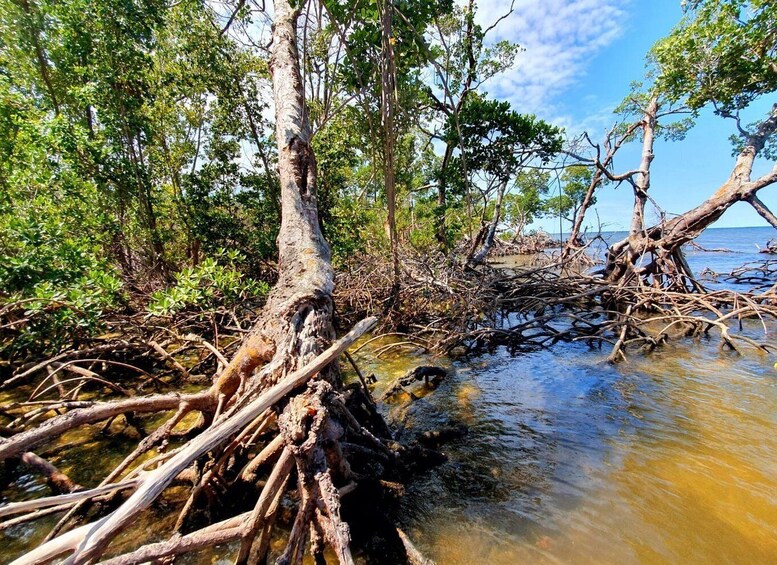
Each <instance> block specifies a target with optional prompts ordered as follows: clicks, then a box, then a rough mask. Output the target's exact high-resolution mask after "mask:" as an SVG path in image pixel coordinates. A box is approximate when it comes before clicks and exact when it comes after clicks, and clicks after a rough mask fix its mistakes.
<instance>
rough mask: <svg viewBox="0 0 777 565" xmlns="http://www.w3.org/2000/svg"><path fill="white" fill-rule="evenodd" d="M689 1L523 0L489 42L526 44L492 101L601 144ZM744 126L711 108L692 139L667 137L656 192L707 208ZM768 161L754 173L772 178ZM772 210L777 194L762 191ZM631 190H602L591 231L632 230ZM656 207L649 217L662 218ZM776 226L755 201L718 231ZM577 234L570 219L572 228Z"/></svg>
mask: <svg viewBox="0 0 777 565" xmlns="http://www.w3.org/2000/svg"><path fill="white" fill-rule="evenodd" d="M508 9H509V3H508V2H505V1H504V0H501V1H500V0H480V1H479V2H478V12H477V19H478V21H479V23H481V24H484V25H486V26H488V25H491V24H492V23H493V22H494V21H495V20H496V19H497V18H498V17H499V16H501V15H503V14H504V13H505V12H506V11H507V10H508ZM681 15H682V11H681V9H680V0H542V1H540V0H516V2H515V9H514V11H513V13H512V14H511V15H510V16H508V17H507V18H505V19H504V20H502V21H501V22H500V23H499V24H498V25H497V27H496V28H495V29H494V30H493V32H492V35H491V36H490V38H489V39H490V41H498V40H502V39H507V40H510V41H513V42H516V43H519V44H520V45H521V46H522V47H523V48H524V51H522V52H521V53H520V54H519V55H518V57H517V60H516V64H515V66H514V67H513V68H512V69H510V70H509V71H507V72H506V73H504V74H502V75H500V76H498V77H495V78H494V79H492V80H491V81H490V82H489V83H488V84H487V85H486V87H485V88H486V90H487V91H488V93H489V95H490V96H491V97H493V98H497V99H500V100H509V101H510V102H511V104H512V105H513V108H514V109H516V110H518V111H520V112H524V113H533V114H536V115H537V116H538V117H541V118H543V119H545V120H548V121H551V122H552V123H554V124H556V125H560V126H564V127H565V128H566V129H567V131H568V132H569V133H579V132H582V131H587V132H588V133H589V134H590V136H591V138H592V139H593V140H594V141H596V142H599V141H601V140H602V139H603V138H604V135H605V133H606V131H607V130H608V129H609V128H610V127H611V126H612V124H613V123H614V122H615V120H616V117H615V115H614V114H613V109H614V108H615V107H616V106H617V105H618V104H619V103H620V102H621V100H623V98H624V97H625V96H626V95H627V94H628V91H629V85H630V84H631V83H632V82H633V81H638V80H641V79H642V77H643V74H644V70H645V65H644V61H645V55H646V53H647V52H648V51H649V49H650V47H651V46H652V45H653V43H655V41H657V40H658V39H660V38H661V37H664V36H665V35H667V34H668V33H669V31H670V30H671V29H672V27H673V26H674V25H675V24H676V23H677V22H678V21H679V20H680V17H681ZM769 106H770V103H769V101H766V100H764V101H761V102H760V103H759V104H758V105H757V106H754V108H753V109H752V117H753V120H755V119H757V118H758V117H760V116H762V115H764V114H765V112H766V110H767V109H768V107H769ZM735 129H736V128H735V125H734V123H733V122H731V121H730V120H724V119H722V118H719V117H717V116H715V115H713V114H712V113H711V112H709V111H706V112H702V114H701V116H700V117H699V118H698V119H697V121H696V125H695V126H694V128H693V129H692V130H691V131H690V132H689V134H688V135H687V136H686V138H685V139H684V140H683V141H679V142H666V141H658V142H657V143H656V146H655V155H656V157H655V160H654V161H653V165H652V169H651V189H650V193H651V195H652V197H653V198H654V199H655V200H656V202H657V203H658V204H659V205H660V206H661V207H662V208H663V210H664V211H665V212H666V213H667V214H668V215H671V214H679V213H682V212H684V211H686V210H689V209H691V208H693V207H694V206H696V205H698V204H700V203H701V202H702V201H703V200H704V199H705V198H706V197H707V196H708V195H710V194H712V193H713V192H714V191H715V189H717V187H718V186H720V185H721V184H722V183H723V182H724V181H725V180H726V179H727V178H728V176H729V174H730V173H731V168H732V166H733V163H734V158H733V157H732V149H731V144H730V142H729V140H728V138H729V136H730V135H731V134H732V133H734V132H735ZM639 158H640V147H639V144H638V143H632V144H630V145H629V146H627V147H624V148H623V149H622V150H621V151H620V152H619V154H618V156H617V157H616V159H615V169H616V171H618V170H621V171H625V170H631V169H635V168H638V166H639ZM769 168H771V164H770V163H766V162H762V163H760V164H759V166H758V169H757V170H756V171H755V172H759V171H760V172H761V173H763V172H766V170H768V169H769ZM759 197H760V198H761V200H763V201H764V202H765V203H766V204H767V205H768V206H769V207H770V208H771V209H772V210H775V209H777V191H775V190H774V189H770V188H766V189H764V190H762V191H761V193H760V194H759ZM632 200H633V197H632V193H631V190H630V186H629V185H627V184H623V185H621V186H620V188H618V189H617V190H614V189H613V188H612V187H611V186H610V187H605V188H603V189H601V190H600V191H599V196H598V202H597V205H596V209H597V211H598V217H599V218H598V220H597V218H596V214H590V217H588V218H586V225H588V226H589V227H590V228H592V229H594V230H596V229H597V225H598V222H599V221H600V222H601V224H602V229H604V230H620V229H625V228H627V227H628V224H629V221H630V217H631V205H632ZM657 217H658V216H657V214H656V212H655V211H654V210H651V211H650V212H649V214H648V218H649V219H651V220H656V219H657ZM761 225H768V224H766V222H765V221H764V220H763V218H761V217H760V216H759V215H758V214H757V213H756V212H755V211H754V210H753V209H752V208H751V207H750V206H749V205H748V204H746V203H738V204H735V205H734V206H732V207H731V208H730V209H729V210H728V211H727V212H726V214H724V216H723V217H722V218H721V219H720V220H719V221H718V222H717V223H716V224H715V226H714V227H736V226H761ZM532 227H535V228H540V227H541V228H543V229H545V230H547V231H551V232H558V229H559V227H558V220H557V219H552V218H545V219H542V220H539V221H537V222H535V224H533V225H532ZM564 227H565V229H568V223H565V226H564Z"/></svg>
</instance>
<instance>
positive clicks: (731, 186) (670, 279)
mask: <svg viewBox="0 0 777 565" xmlns="http://www.w3.org/2000/svg"><path fill="white" fill-rule="evenodd" d="M775 21H777V6H776V5H775V4H774V3H773V2H771V1H768V0H751V1H743V0H696V1H694V2H690V3H689V4H688V5H687V6H686V14H685V16H684V18H683V20H682V21H681V22H680V24H678V26H677V27H676V28H675V29H674V30H673V32H672V33H671V34H670V35H669V36H668V37H667V38H665V39H663V40H661V41H659V42H658V43H657V44H656V46H655V47H654V48H653V51H652V53H651V56H652V58H653V60H654V61H655V65H656V72H657V82H656V84H657V86H656V88H657V89H658V90H659V91H660V92H662V94H663V95H664V96H666V98H667V99H668V100H669V101H671V102H674V103H678V102H682V103H683V104H685V105H687V106H688V107H689V108H690V109H692V110H699V109H701V108H703V107H705V106H712V107H713V108H714V110H715V112H716V113H717V114H718V115H720V116H722V117H724V118H730V119H733V120H734V121H735V122H736V125H737V129H738V132H739V135H738V138H737V142H736V143H737V154H736V158H735V162H734V166H733V168H732V171H731V174H730V176H729V178H728V179H727V180H726V181H724V182H723V183H722V184H721V185H720V187H719V188H718V189H717V190H716V191H715V192H714V193H713V194H712V195H711V196H710V197H709V198H708V199H707V200H706V201H704V202H702V203H701V204H700V205H698V206H696V207H695V208H693V209H692V210H688V211H687V212H685V213H683V214H680V215H678V216H676V217H674V218H672V219H670V220H666V221H662V222H660V223H659V224H657V225H654V226H650V227H647V226H645V225H644V223H643V220H644V203H639V202H637V204H638V206H636V207H635V214H634V215H635V222H634V224H633V226H632V230H631V233H630V234H629V236H628V237H627V238H625V239H624V240H622V241H619V242H617V243H615V244H614V245H612V246H611V247H610V249H609V250H608V254H607V262H606V265H605V268H604V276H605V278H607V279H608V280H610V281H618V282H625V281H632V280H634V279H635V278H648V279H652V280H653V282H655V283H656V284H661V285H663V286H670V287H674V288H680V289H689V288H690V289H692V288H695V287H697V284H696V283H695V282H694V280H693V276H692V273H691V272H690V269H689V268H688V265H687V263H686V262H685V259H684V257H683V255H682V246H683V245H684V244H686V243H688V242H689V241H692V240H693V239H694V238H696V237H697V236H698V235H699V234H700V233H701V232H702V231H704V230H705V229H706V228H707V227H709V226H710V225H711V224H712V223H713V222H715V221H716V220H718V219H719V218H720V217H721V215H722V214H723V213H724V212H725V211H726V210H727V209H728V208H729V207H730V206H732V205H733V204H735V203H736V202H742V201H744V202H748V203H750V204H751V205H753V207H754V208H755V209H756V210H757V211H758V212H759V214H761V215H762V216H763V217H764V218H766V219H767V220H768V221H769V222H770V223H771V224H772V225H775V224H777V222H774V219H775V218H774V215H773V214H772V213H771V212H770V211H769V210H768V208H767V207H766V206H765V205H764V204H763V202H761V201H760V200H759V199H758V197H757V194H758V192H759V191H760V190H762V189H764V188H766V187H768V186H771V185H773V184H774V183H775V182H777V166H775V167H774V168H772V170H771V171H769V172H768V173H766V174H763V175H761V176H758V177H757V178H753V170H754V165H755V164H756V159H757V158H759V157H765V158H767V159H771V158H773V156H774V153H773V151H772V150H771V149H772V147H771V146H772V145H773V144H774V141H775V137H776V136H775V132H776V131H777V104H775V105H773V106H772V108H771V109H770V110H769V111H768V113H767V115H766V116H765V117H764V118H763V119H761V120H760V121H759V122H758V123H756V124H754V125H752V126H749V127H748V126H745V125H743V124H742V117H741V115H742V112H743V111H745V110H747V109H748V108H750V107H751V105H752V104H753V102H755V101H757V100H762V99H763V98H764V97H766V96H769V95H771V94H773V93H774V92H775V90H777V30H776V29H775V27H774V22H775ZM651 153H652V152H651ZM644 157H645V155H644V154H643V163H642V165H641V167H642V168H644V170H641V171H639V172H638V174H640V175H641V176H642V177H643V178H644V177H645V174H646V173H647V172H648V170H649V169H648V168H647V167H646V166H645V165H648V166H649V163H650V157H652V155H648V157H649V159H648V160H647V162H645V161H646V159H645V158H644ZM640 211H642V213H640ZM640 224H642V225H641V226H640ZM645 258H648V260H645Z"/></svg>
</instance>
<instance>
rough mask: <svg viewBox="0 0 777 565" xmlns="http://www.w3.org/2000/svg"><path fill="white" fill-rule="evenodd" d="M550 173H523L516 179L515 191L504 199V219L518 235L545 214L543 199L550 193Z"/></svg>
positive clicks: (530, 171) (537, 171) (532, 170)
mask: <svg viewBox="0 0 777 565" xmlns="http://www.w3.org/2000/svg"><path fill="white" fill-rule="evenodd" d="M549 183H550V173H549V172H547V171H541V170H537V169H530V170H526V171H521V172H519V173H518V175H517V176H516V178H515V183H514V185H515V186H514V190H513V191H511V192H510V193H509V194H506V195H505V197H504V202H503V203H502V207H503V209H504V219H505V221H506V222H508V223H510V224H512V226H513V228H514V229H515V231H516V232H517V234H518V235H520V233H522V232H523V229H524V228H525V227H526V226H527V225H529V224H531V223H532V222H533V221H534V219H535V218H537V217H538V216H540V215H541V214H542V213H543V206H544V200H543V198H544V197H545V195H547V193H548V187H549Z"/></svg>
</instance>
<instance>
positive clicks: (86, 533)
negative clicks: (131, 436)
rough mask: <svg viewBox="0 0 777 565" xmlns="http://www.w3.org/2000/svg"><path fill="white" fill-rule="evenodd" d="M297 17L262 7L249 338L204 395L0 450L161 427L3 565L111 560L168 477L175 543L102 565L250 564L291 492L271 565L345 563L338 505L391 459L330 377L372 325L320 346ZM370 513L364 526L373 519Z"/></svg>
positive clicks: (33, 431) (317, 232)
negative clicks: (214, 557)
mask: <svg viewBox="0 0 777 565" xmlns="http://www.w3.org/2000/svg"><path fill="white" fill-rule="evenodd" d="M301 9H302V8H301V6H299V5H296V4H295V5H292V4H291V3H290V2H288V0H275V1H274V26H273V31H272V50H271V57H270V70H271V73H272V86H273V98H274V102H275V117H276V142H277V150H278V175H279V179H280V184H281V200H282V218H281V226H280V233H279V236H278V247H279V280H278V283H277V285H276V286H275V288H274V289H273V291H272V292H271V293H270V295H269V296H268V299H267V303H266V305H265V307H264V309H263V311H262V312H261V314H260V315H259V317H258V319H257V321H256V323H255V325H254V327H253V329H252V331H251V333H250V334H249V335H248V337H247V338H246V339H245V341H244V343H243V344H242V346H241V347H240V349H239V350H238V352H237V353H236V354H235V356H234V358H233V359H232V361H231V362H230V363H229V364H228V366H227V367H226V368H225V370H224V371H223V372H222V374H221V375H220V376H219V377H218V378H217V379H215V380H214V384H213V385H212V387H211V388H210V389H208V390H206V391H203V392H200V393H191V394H169V395H163V394H160V395H154V396H147V397H133V398H128V399H123V400H119V401H109V402H83V403H75V404H73V405H72V406H69V405H67V404H65V405H63V407H62V408H63V409H64V413H62V414H61V415H58V416H54V417H52V418H50V419H48V420H46V421H45V422H44V423H42V424H41V425H39V426H37V427H34V428H30V429H27V430H25V431H23V432H21V433H17V434H16V435H13V436H12V437H10V438H8V439H6V440H4V441H2V443H0V461H2V460H6V459H9V458H14V457H20V456H22V455H23V454H25V453H28V452H30V450H32V449H34V448H35V447H36V446H40V445H42V444H44V443H46V442H49V441H51V440H53V439H55V438H56V437H57V436H59V435H61V434H63V433H65V432H66V431H68V430H71V429H73V428H75V427H78V426H82V425H86V424H90V423H95V422H99V421H103V420H106V419H110V418H112V417H115V416H117V415H120V414H128V413H132V414H144V413H146V414H148V413H156V412H163V411H171V412H173V413H174V414H173V415H172V416H171V417H170V418H169V419H168V420H167V421H166V422H164V423H163V424H162V425H161V426H159V427H158V428H157V429H156V430H155V431H153V432H152V433H151V434H150V435H149V436H147V437H146V438H145V439H143V440H142V441H141V442H140V444H139V445H138V446H137V448H136V449H135V450H134V451H133V452H132V453H130V454H129V455H128V456H127V457H126V459H125V460H124V461H123V462H122V463H121V464H120V465H119V466H118V467H117V468H115V469H114V470H113V471H112V472H111V473H110V474H109V475H108V476H107V477H105V480H104V481H103V482H102V484H101V485H100V486H99V487H98V488H96V489H90V490H88V491H84V492H79V493H74V494H72V495H68V496H70V497H71V498H69V499H67V500H65V501H63V500H62V499H44V500H42V501H38V502H37V503H36V505H35V507H36V508H40V507H43V506H46V505H59V506H58V507H59V508H60V509H62V510H65V509H70V510H71V511H70V512H69V513H68V515H67V516H66V519H65V520H64V521H63V522H61V524H60V526H59V528H58V530H59V535H57V536H55V537H51V538H50V539H49V540H48V541H47V542H45V543H43V544H42V545H40V546H39V547H38V548H36V549H34V550H32V551H30V552H29V553H28V554H26V555H24V556H22V557H20V558H19V559H18V560H17V561H16V563H19V564H21V563H29V564H32V563H45V562H48V561H50V560H52V559H55V558H58V557H60V556H63V555H66V554H69V556H68V557H67V561H66V562H67V563H91V562H96V561H98V560H100V559H101V558H102V556H103V555H104V554H105V552H106V551H109V552H110V551H112V550H111V548H110V546H111V542H112V541H113V540H114V539H115V538H116V536H117V535H118V534H119V533H120V532H121V531H122V530H124V529H125V528H127V527H128V526H130V525H131V524H132V523H133V521H134V520H135V519H136V517H137V516H138V515H139V514H140V513H141V512H143V511H144V510H145V509H147V508H148V507H149V506H150V505H152V504H153V503H154V501H156V500H157V499H158V498H159V497H160V495H162V493H163V492H164V491H165V489H166V488H167V487H168V486H169V485H170V484H172V482H173V481H174V480H176V479H178V480H181V477H187V478H188V479H187V480H191V481H192V484H193V488H192V489H191V491H190V496H189V499H188V500H187V501H186V503H185V504H184V506H183V510H182V511H181V514H180V516H179V519H178V524H177V526H176V530H177V531H176V532H172V533H171V537H170V538H169V539H167V540H164V541H161V542H157V543H151V544H146V545H142V546H141V547H139V548H137V549H136V550H134V551H133V552H131V553H128V554H124V555H119V556H116V557H113V558H111V559H110V560H109V562H111V563H114V564H117V563H137V562H145V561H156V560H160V559H166V558H170V557H174V556H175V555H179V554H181V553H185V552H189V551H195V550H199V549H202V548H203V547H207V546H212V545H217V544H223V543H226V542H229V541H239V542H240V551H239V555H238V558H237V562H238V563H248V562H250V563H257V562H262V561H263V560H265V559H266V556H267V552H268V548H269V540H270V535H271V533H272V530H273V523H274V520H275V517H276V516H277V514H278V508H279V504H280V501H281V499H282V498H283V497H284V496H285V493H286V492H288V491H290V490H293V491H295V494H294V497H293V500H294V501H296V505H297V514H296V518H295V519H294V521H293V525H292V528H291V532H290V534H289V536H288V542H287V544H286V548H285V550H284V551H283V553H282V555H281V557H280V558H279V561H280V562H284V563H289V562H291V563H298V562H300V561H301V560H302V556H303V553H304V551H305V549H306V547H310V548H311V551H312V552H313V554H314V556H315V558H316V560H317V561H321V560H322V559H323V552H324V549H325V547H326V546H329V547H330V548H331V549H332V550H333V551H334V553H335V554H336V556H337V559H338V560H339V561H340V562H341V563H352V562H353V558H352V556H351V550H350V530H349V525H348V524H347V523H346V522H345V521H344V519H343V517H342V516H341V504H340V499H341V495H343V494H344V493H347V492H353V491H354V490H355V489H358V488H359V485H360V484H361V482H360V481H363V480H365V479H366V478H368V477H370V476H373V477H374V475H375V472H376V469H377V470H380V469H388V468H390V467H391V464H392V463H393V462H395V461H397V460H398V458H399V457H398V455H397V453H398V450H399V449H401V448H399V447H396V446H395V444H394V443H393V442H389V441H388V440H387V439H386V437H387V435H388V432H387V428H386V426H385V423H384V422H383V420H382V419H381V417H380V416H379V415H378V414H377V412H376V411H375V406H374V403H373V402H372V401H371V399H370V397H369V395H368V393H365V392H364V391H363V390H362V389H361V388H359V387H351V388H346V387H344V386H343V383H342V381H341V379H340V375H339V371H338V367H337V364H336V363H334V361H335V360H336V358H337V356H338V355H339V354H340V353H341V352H342V351H344V350H345V348H346V347H347V346H348V345H349V344H350V343H352V342H353V341H354V340H355V339H356V338H357V337H358V336H359V335H361V334H362V333H364V332H365V331H367V330H368V329H370V327H371V326H372V325H373V324H374V319H368V320H365V321H363V322H361V323H359V324H358V325H357V326H356V327H355V328H354V329H353V330H352V331H351V332H350V333H349V334H348V335H346V336H345V337H343V338H341V339H340V340H338V341H336V342H334V343H332V342H333V340H334V338H335V332H334V328H333V301H332V290H333V271H332V268H331V266H330V251H329V247H328V245H327V242H326V241H325V240H324V237H323V236H322V233H321V229H320V225H319V219H318V213H317V206H316V160H315V156H314V153H313V151H312V149H311V146H310V126H309V122H308V116H307V110H306V107H305V100H304V97H303V86H302V83H301V77H300V68H299V54H298V51H297V41H298V40H297V20H298V17H299V14H300V11H301ZM305 383H307V385H306V384H305ZM69 408H70V409H69ZM192 412H195V413H198V414H199V421H198V422H197V423H196V424H195V425H194V428H192V429H191V430H189V431H190V432H191V434H192V435H194V437H193V438H192V439H190V440H189V441H188V442H186V443H184V444H183V445H182V446H180V447H177V448H175V449H168V450H167V451H165V450H163V452H162V453H161V454H160V455H157V456H156V457H154V458H152V459H151V461H150V462H149V461H145V462H144V463H141V462H140V461H141V459H139V458H140V456H141V455H143V454H144V453H147V452H149V451H150V450H151V449H152V448H155V447H157V446H163V445H165V444H166V443H167V440H168V439H169V438H170V436H171V433H172V432H173V430H174V428H175V427H176V426H177V425H178V424H179V423H181V422H182V420H183V419H184V417H185V416H186V415H187V414H190V413H192ZM274 429H276V430H277V433H276V434H275V436H274V439H271V440H268V441H267V442H266V443H265V444H264V445H263V446H261V447H260V448H259V449H258V450H257V449H256V448H254V447H252V445H253V443H254V439H255V438H257V437H262V434H263V433H264V434H266V432H267V431H268V430H269V431H272V430H274ZM371 430H372V431H371ZM378 436H381V437H378ZM271 437H272V434H271ZM252 438H253V439H252ZM350 454H355V455H353V456H351V455H350ZM360 457H361V459H360ZM374 460H379V461H381V464H377V465H376V464H374ZM360 461H363V462H364V463H363V464H362V463H360ZM215 486H218V489H216V488H215ZM127 490H130V491H134V492H132V494H131V495H130V496H129V497H128V498H127V499H126V500H124V501H123V502H121V504H120V505H119V506H118V508H116V509H115V510H113V511H112V512H110V513H107V514H106V513H105V511H102V512H98V513H97V514H96V520H95V521H92V522H90V523H87V524H85V525H82V526H79V527H75V528H73V529H70V530H67V531H66V528H67V527H72V525H73V524H72V522H73V520H72V519H71V518H74V517H77V516H76V512H75V509H73V504H76V505H77V507H82V506H83V503H84V501H88V500H91V499H93V498H95V497H98V496H104V495H105V494H106V493H110V492H118V491H127ZM213 492H219V493H222V494H223V497H224V498H226V500H228V501H230V502H229V504H226V505H224V506H225V508H222V517H223V515H224V514H226V517H225V518H224V519H222V520H221V521H218V522H215V523H211V524H208V525H205V526H204V527H199V526H196V524H197V520H194V519H193V517H194V516H195V515H196V514H197V510H198V509H199V508H201V507H202V506H203V505H204V504H206V503H207V501H208V500H209V499H210V498H212V496H211V495H212V494H213ZM206 495H208V496H206ZM247 502H248V504H246V503H247ZM25 508H27V507H25ZM5 510H6V511H7V510H8V509H5ZM374 510H375V512H372V513H371V515H376V513H379V510H378V509H374ZM91 515H92V516H93V517H95V514H94V513H92V514H91ZM68 520H69V521H68ZM198 527H199V529H197V528H198ZM394 535H395V537H396V538H397V539H399V538H400V536H399V535H398V534H397V533H396V532H394ZM114 551H115V550H114Z"/></svg>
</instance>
